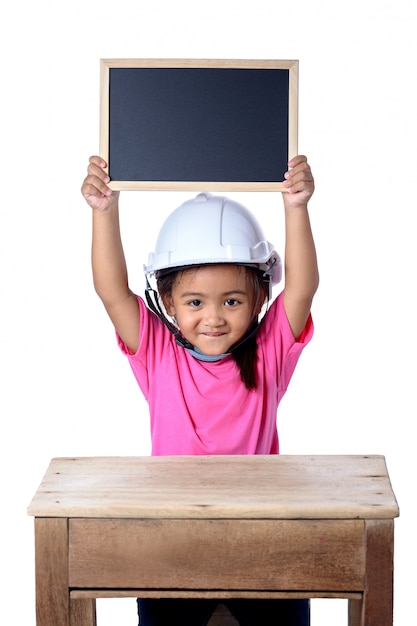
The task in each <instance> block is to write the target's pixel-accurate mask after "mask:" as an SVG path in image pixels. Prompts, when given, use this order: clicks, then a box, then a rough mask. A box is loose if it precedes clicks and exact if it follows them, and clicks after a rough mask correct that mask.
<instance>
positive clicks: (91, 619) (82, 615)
mask: <svg viewBox="0 0 417 626" xmlns="http://www.w3.org/2000/svg"><path fill="white" fill-rule="evenodd" d="M70 614H71V626H97V618H96V601H95V599H94V598H91V599H90V598H87V599H85V600H84V599H82V600H80V599H71V600H70Z"/></svg>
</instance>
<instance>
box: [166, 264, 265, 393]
mask: <svg viewBox="0 0 417 626" xmlns="http://www.w3.org/2000/svg"><path fill="white" fill-rule="evenodd" d="M191 267H193V268H195V269H198V268H199V267H200V266H190V267H182V268H180V269H177V270H174V271H172V272H168V273H165V272H158V273H157V275H156V279H157V288H158V293H159V297H160V298H161V300H162V302H163V303H164V304H165V303H166V302H167V301H168V298H169V297H170V295H171V293H172V290H173V288H174V286H175V284H176V281H177V279H178V276H179V275H181V274H182V272H184V271H186V270H187V269H191ZM238 267H239V268H240V269H242V270H244V271H245V273H246V280H247V283H248V285H249V286H250V289H251V293H252V297H253V302H252V304H253V311H254V317H253V320H251V327H253V326H254V325H256V323H257V316H258V313H259V312H260V310H261V308H262V305H263V303H264V302H265V299H266V298H267V297H268V292H267V285H266V283H265V279H264V277H263V272H262V271H261V270H258V269H257V268H256V267H247V266H243V265H242V266H238ZM242 339H244V338H242ZM256 348H257V345H256V333H254V334H252V335H251V336H249V337H248V338H247V339H246V340H245V341H244V342H242V343H241V342H238V344H237V346H236V348H233V347H232V356H233V358H234V360H235V362H236V365H237V366H238V368H239V372H240V378H241V380H242V382H243V383H244V385H245V386H246V388H247V389H249V390H253V389H256V385H257V377H256V360H257V349H256Z"/></svg>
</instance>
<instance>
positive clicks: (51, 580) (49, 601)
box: [35, 517, 70, 626]
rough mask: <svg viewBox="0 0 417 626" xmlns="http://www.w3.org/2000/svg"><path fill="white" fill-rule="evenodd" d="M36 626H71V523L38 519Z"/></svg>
mask: <svg viewBox="0 0 417 626" xmlns="http://www.w3.org/2000/svg"><path fill="white" fill-rule="evenodd" d="M35 574H36V626H51V625H52V624H55V625H58V624H59V626H70V610H69V604H70V600H69V586H68V520H67V519H66V518H54V517H50V518H48V517H42V518H39V517H38V518H35Z"/></svg>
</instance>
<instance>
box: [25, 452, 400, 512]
mask: <svg viewBox="0 0 417 626" xmlns="http://www.w3.org/2000/svg"><path fill="white" fill-rule="evenodd" d="M28 513H29V514H30V515H34V516H52V517H55V516H57V517H58V516H62V517H77V516H81V517H110V518H117V517H122V518H125V517H126V518H127V517H132V518H158V517H160V518H192V519H204V518H207V517H212V518H224V519H227V518H242V519H243V518H246V519H257V518H262V519H326V518H327V519H333V518H338V519H354V518H361V519H366V518H377V519H381V518H393V517H396V516H397V515H398V505H397V502H396V500H395V496H394V494H393V491H392V488H391V484H390V480H389V476H388V472H387V467H386V463H385V459H384V457H383V456H339V455H328V456H308V455H305V456H297V455H294V456H293V455H279V456H272V455H266V456H263V455H256V456H217V457H216V456H200V457H193V456H179V457H82V458H61V459H60V458H58V459H52V461H51V463H50V466H49V468H48V471H47V473H46V475H45V477H44V479H43V481H42V483H41V485H40V487H39V489H38V491H37V493H36V494H35V496H34V498H33V500H32V502H31V504H30V506H29V508H28Z"/></svg>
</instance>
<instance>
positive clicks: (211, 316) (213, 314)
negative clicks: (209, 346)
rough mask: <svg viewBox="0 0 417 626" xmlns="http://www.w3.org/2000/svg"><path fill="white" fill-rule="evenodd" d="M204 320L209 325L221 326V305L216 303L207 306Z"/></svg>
mask: <svg viewBox="0 0 417 626" xmlns="http://www.w3.org/2000/svg"><path fill="white" fill-rule="evenodd" d="M204 322H205V324H207V326H220V324H222V323H223V316H222V311H221V307H218V306H216V305H212V306H208V307H206V309H205V315H204Z"/></svg>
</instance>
